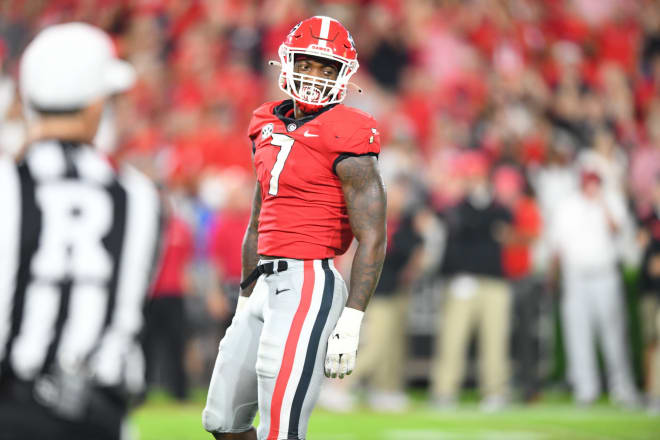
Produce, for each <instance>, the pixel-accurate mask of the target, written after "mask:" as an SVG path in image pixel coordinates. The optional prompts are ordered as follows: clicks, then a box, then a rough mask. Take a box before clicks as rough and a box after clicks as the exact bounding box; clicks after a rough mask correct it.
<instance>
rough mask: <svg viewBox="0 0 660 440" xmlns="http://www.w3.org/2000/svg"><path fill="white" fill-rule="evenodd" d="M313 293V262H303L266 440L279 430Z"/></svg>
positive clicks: (271, 438) (275, 439)
mask: <svg viewBox="0 0 660 440" xmlns="http://www.w3.org/2000/svg"><path fill="white" fill-rule="evenodd" d="M313 291H314V260H305V270H304V274H303V286H302V292H301V294H300V304H299V305H298V310H296V314H295V315H293V322H292V323H291V328H290V329H289V335H288V336H287V338H286V345H285V346H284V355H283V356H282V365H280V372H279V373H278V375H277V380H276V381H275V390H274V391H273V400H272V401H271V404H270V431H269V432H268V440H277V434H278V431H279V429H280V412H281V411H282V401H283V400H284V392H285V391H286V386H287V385H288V383H289V377H290V376H291V370H292V369H293V361H294V359H295V357H296V347H297V346H298V340H299V339H300V331H301V330H302V326H303V323H304V322H305V317H307V312H309V306H310V304H311V303H312V292H313Z"/></svg>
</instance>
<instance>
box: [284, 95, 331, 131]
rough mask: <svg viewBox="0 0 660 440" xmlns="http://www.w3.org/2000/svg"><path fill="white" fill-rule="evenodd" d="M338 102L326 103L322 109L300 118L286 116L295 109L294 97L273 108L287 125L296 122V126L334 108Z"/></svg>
mask: <svg viewBox="0 0 660 440" xmlns="http://www.w3.org/2000/svg"><path fill="white" fill-rule="evenodd" d="M336 105H337V104H330V105H326V106H325V107H323V108H322V109H321V110H319V111H317V112H316V113H314V114H311V115H307V116H303V117H302V118H300V119H296V118H291V117H288V116H286V115H287V114H289V113H290V112H291V110H293V99H285V100H284V101H282V102H281V103H279V104H277V105H276V106H275V108H274V109H273V114H274V115H275V116H277V117H278V119H279V120H280V121H282V122H283V123H284V125H285V126H287V127H288V126H289V124H295V125H296V128H298V127H300V126H302V125H304V124H306V123H308V122H309V121H311V120H313V119H314V118H316V117H318V116H320V115H321V114H323V113H325V112H327V111H328V110H330V109H332V108H334V106H336Z"/></svg>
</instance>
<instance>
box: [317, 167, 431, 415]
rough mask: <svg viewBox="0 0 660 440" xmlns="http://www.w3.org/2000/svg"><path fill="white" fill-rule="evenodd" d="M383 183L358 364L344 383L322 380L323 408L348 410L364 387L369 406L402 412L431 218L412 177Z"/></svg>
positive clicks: (405, 398) (405, 403)
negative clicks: (378, 248)
mask: <svg viewBox="0 0 660 440" xmlns="http://www.w3.org/2000/svg"><path fill="white" fill-rule="evenodd" d="M386 186H387V194H388V195H387V214H386V215H387V233H388V245H387V255H386V257H385V263H384V264H383V272H382V275H381V277H380V280H379V282H378V285H377V287H376V291H375V292H374V296H373V297H372V298H371V300H370V302H369V313H370V315H369V318H368V319H366V320H365V324H364V328H363V329H362V330H361V337H362V340H363V341H364V344H363V346H362V347H361V348H360V366H359V367H357V368H356V370H355V371H353V373H351V375H350V376H348V377H346V378H345V380H344V381H343V382H341V383H331V382H330V383H326V384H325V385H324V388H323V390H322V394H321V397H320V400H319V405H321V406H322V407H324V408H326V409H331V410H335V411H340V412H347V411H351V410H352V409H353V408H354V407H355V403H356V395H355V393H356V391H357V388H358V387H360V386H365V388H366V390H367V392H366V398H367V404H368V405H369V407H370V408H372V409H373V410H376V411H387V412H401V411H404V410H405V409H407V408H408V405H409V400H408V395H407V394H406V392H405V385H406V383H405V382H406V377H405V372H406V371H405V370H406V359H407V358H408V343H407V342H408V339H407V335H406V330H407V322H408V312H409V302H410V295H411V294H412V292H411V289H412V288H413V286H414V283H415V281H417V280H418V279H419V277H420V275H421V273H422V271H423V270H424V267H425V266H426V265H427V262H426V261H425V260H428V256H426V255H425V252H424V246H423V244H424V243H423V240H424V238H423V237H424V235H425V232H426V231H428V230H429V228H430V227H432V223H433V222H434V221H435V219H434V215H433V213H432V212H431V211H430V210H429V209H428V208H426V207H425V206H424V204H423V200H422V198H421V194H419V189H418V188H417V187H416V182H415V181H414V179H413V178H412V176H410V175H407V174H398V175H396V176H392V178H391V179H390V180H389V181H388V182H386Z"/></svg>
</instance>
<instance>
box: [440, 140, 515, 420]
mask: <svg viewBox="0 0 660 440" xmlns="http://www.w3.org/2000/svg"><path fill="white" fill-rule="evenodd" d="M462 160H463V164H462V166H463V167H464V168H463V173H464V176H465V177H464V179H465V195H464V197H463V199H462V200H461V201H459V203H458V204H457V205H456V206H453V207H450V208H448V209H447V210H446V211H445V212H443V213H442V218H443V220H444V222H445V224H446V227H447V245H446V251H445V255H444V257H443V261H442V267H441V273H442V275H443V276H444V277H446V282H447V288H446V292H445V302H444V310H443V312H442V315H441V319H440V320H439V327H438V333H437V334H438V337H437V339H436V340H437V342H436V347H435V358H434V363H433V367H432V371H431V392H432V398H433V405H434V406H436V407H437V408H439V409H443V408H452V407H454V406H455V405H456V404H457V400H458V397H459V393H460V390H461V387H462V385H463V379H464V377H465V372H466V370H467V368H466V358H467V357H468V347H469V344H470V340H471V337H472V334H473V332H474V330H476V331H477V339H478V344H479V379H480V380H479V385H480V387H481V395H482V396H483V399H482V409H483V410H485V411H495V410H499V409H502V408H503V407H504V406H506V405H507V404H508V401H509V399H510V395H509V380H510V371H509V347H510V345H509V336H510V335H509V329H510V325H511V286H510V283H509V281H508V280H507V279H506V277H505V273H504V267H503V261H502V256H503V254H502V249H503V245H505V244H508V243H510V242H511V238H512V235H513V228H512V224H513V221H512V215H511V212H510V211H509V209H508V208H506V207H504V206H503V205H500V204H499V203H498V202H497V201H496V200H495V199H494V197H493V192H492V189H491V186H490V184H489V178H488V177H489V164H488V161H487V159H486V157H485V156H484V155H483V153H480V152H469V153H465V154H464V156H463V159H462Z"/></svg>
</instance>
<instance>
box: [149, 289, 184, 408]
mask: <svg viewBox="0 0 660 440" xmlns="http://www.w3.org/2000/svg"><path fill="white" fill-rule="evenodd" d="M185 348H186V319H185V310H184V303H183V295H182V294H177V295H167V296H162V297H156V298H153V299H150V300H149V302H148V303H147V308H146V337H145V347H144V349H145V355H146V361H147V383H148V384H149V385H150V386H154V385H158V384H163V385H165V387H166V389H167V391H169V392H170V394H172V396H174V397H175V398H176V399H179V400H184V399H186V398H187V397H188V381H187V377H186V370H185V364H184V360H185Z"/></svg>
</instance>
